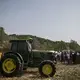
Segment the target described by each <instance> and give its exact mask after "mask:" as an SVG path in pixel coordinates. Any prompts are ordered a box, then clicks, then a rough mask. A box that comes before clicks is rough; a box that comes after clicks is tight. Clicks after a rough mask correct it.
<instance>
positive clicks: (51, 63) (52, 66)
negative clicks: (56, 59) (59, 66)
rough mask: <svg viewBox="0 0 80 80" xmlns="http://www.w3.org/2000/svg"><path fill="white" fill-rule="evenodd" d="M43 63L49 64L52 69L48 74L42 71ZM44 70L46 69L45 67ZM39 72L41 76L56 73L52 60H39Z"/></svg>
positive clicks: (50, 75)
mask: <svg viewBox="0 0 80 80" xmlns="http://www.w3.org/2000/svg"><path fill="white" fill-rule="evenodd" d="M45 65H49V66H50V67H51V69H52V70H51V72H50V73H49V74H45V73H44V72H43V66H45ZM45 70H46V69H45ZM39 73H40V75H41V76H43V77H53V76H54V74H55V73H56V68H55V65H54V64H53V62H52V61H50V60H45V61H43V62H41V64H40V66H39Z"/></svg>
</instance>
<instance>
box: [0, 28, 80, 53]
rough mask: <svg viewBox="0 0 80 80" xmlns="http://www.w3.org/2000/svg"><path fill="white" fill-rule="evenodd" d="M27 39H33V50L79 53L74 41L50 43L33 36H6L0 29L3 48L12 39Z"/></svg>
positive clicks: (0, 40)
mask: <svg viewBox="0 0 80 80" xmlns="http://www.w3.org/2000/svg"><path fill="white" fill-rule="evenodd" d="M28 38H32V39H33V44H32V46H33V48H34V49H41V50H56V51H62V50H66V49H70V50H75V51H80V45H79V44H78V43H77V42H76V41H74V40H71V41H70V42H64V41H52V40H49V39H44V38H40V37H37V36H33V35H16V34H11V35H7V34H6V33H5V31H4V28H3V27H0V42H3V44H2V45H3V46H4V47H8V42H7V41H9V40H12V39H21V40H22V39H25V40H27V39H28ZM4 41H5V43H4ZM0 45H1V43H0Z"/></svg>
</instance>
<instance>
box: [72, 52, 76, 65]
mask: <svg viewBox="0 0 80 80" xmlns="http://www.w3.org/2000/svg"><path fill="white" fill-rule="evenodd" d="M76 56H77V52H75V53H74V54H72V61H73V64H75V63H76Z"/></svg>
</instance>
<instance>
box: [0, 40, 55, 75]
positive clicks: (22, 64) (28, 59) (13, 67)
mask: <svg viewBox="0 0 80 80" xmlns="http://www.w3.org/2000/svg"><path fill="white" fill-rule="evenodd" d="M30 42H31V41H30ZM30 42H29V41H28V40H11V41H10V43H11V48H10V51H9V52H6V53H3V54H2V57H1V65H0V72H1V74H2V75H3V76H6V77H13V76H17V75H18V74H22V72H23V70H26V69H27V68H28V67H32V68H33V67H38V69H39V73H40V74H41V76H45V77H52V76H53V75H54V74H55V72H56V68H55V64H54V60H52V54H53V53H52V52H49V51H39V50H32V46H31V43H30Z"/></svg>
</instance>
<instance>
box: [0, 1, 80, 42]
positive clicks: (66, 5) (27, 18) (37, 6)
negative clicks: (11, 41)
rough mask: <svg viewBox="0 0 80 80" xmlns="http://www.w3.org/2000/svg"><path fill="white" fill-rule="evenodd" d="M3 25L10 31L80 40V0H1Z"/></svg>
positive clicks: (66, 39) (48, 37) (59, 38)
mask: <svg viewBox="0 0 80 80" xmlns="http://www.w3.org/2000/svg"><path fill="white" fill-rule="evenodd" d="M0 26H1V27H4V29H5V31H6V33H8V34H30V35H34V36H38V37H42V38H46V39H50V40H53V41H60V40H63V41H70V40H71V39H72V40H76V41H77V42H78V43H80V0H0Z"/></svg>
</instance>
